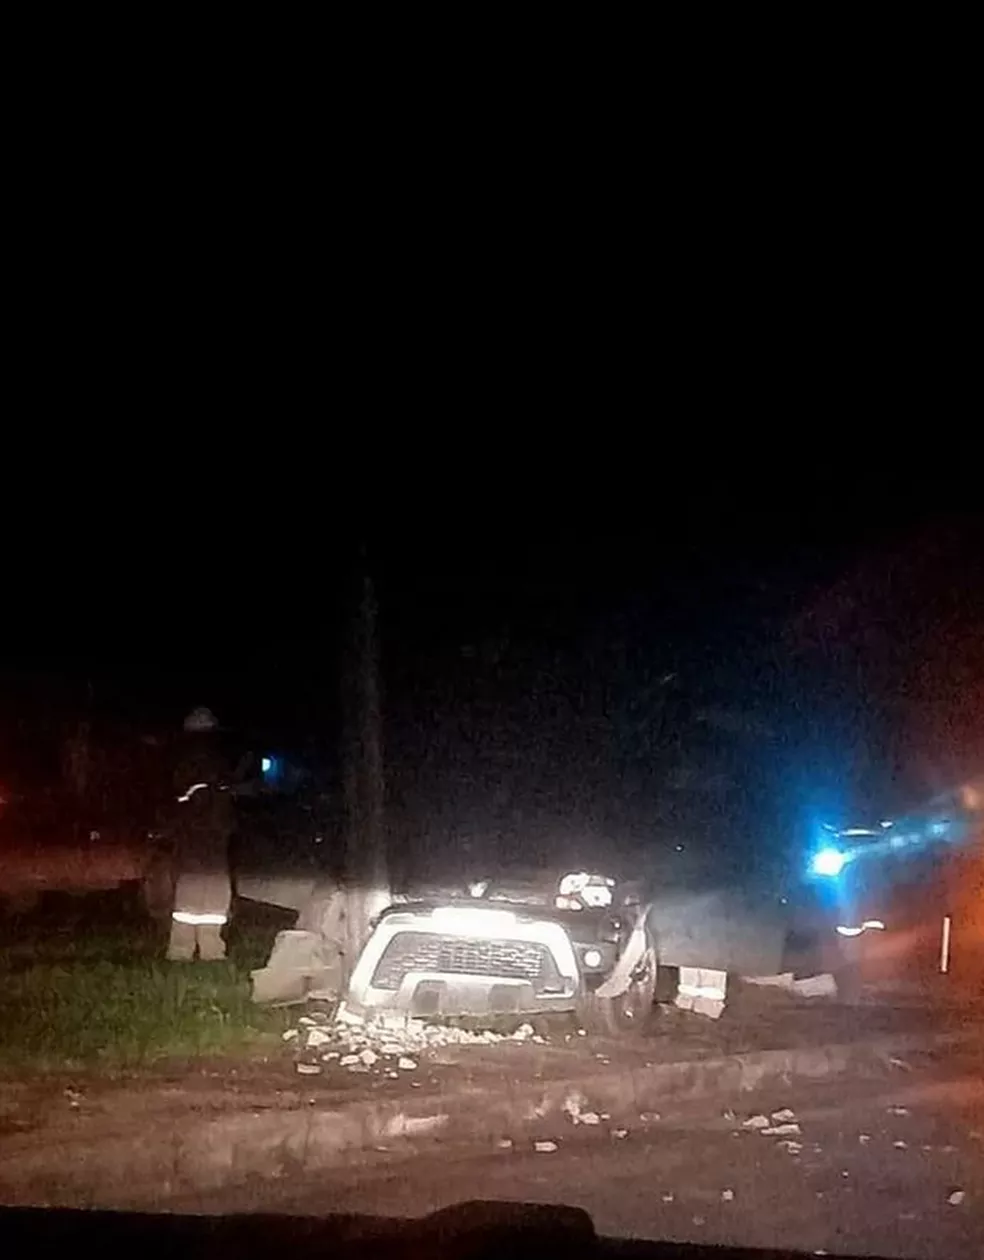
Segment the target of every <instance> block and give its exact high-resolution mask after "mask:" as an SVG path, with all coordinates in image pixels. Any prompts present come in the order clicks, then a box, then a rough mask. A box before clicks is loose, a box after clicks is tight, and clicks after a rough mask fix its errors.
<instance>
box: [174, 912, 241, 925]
mask: <svg viewBox="0 0 984 1260" xmlns="http://www.w3.org/2000/svg"><path fill="white" fill-rule="evenodd" d="M171 918H172V919H173V920H174V921H175V923H189V924H191V925H192V926H193V927H206V926H208V927H221V925H222V924H223V923H225V922H227V920H228V916H227V915H224V914H191V913H190V912H189V911H187V910H175V911H174V912H173V913H172V915H171Z"/></svg>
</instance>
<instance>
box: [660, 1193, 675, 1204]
mask: <svg viewBox="0 0 984 1260" xmlns="http://www.w3.org/2000/svg"><path fill="white" fill-rule="evenodd" d="M659 1197H660V1198H661V1199H662V1200H663V1202H664V1203H672V1202H673V1195H672V1194H670V1193H668V1192H667V1193H664V1194H661V1195H660V1196H659Z"/></svg>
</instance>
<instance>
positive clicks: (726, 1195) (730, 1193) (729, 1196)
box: [721, 1190, 735, 1203]
mask: <svg viewBox="0 0 984 1260" xmlns="http://www.w3.org/2000/svg"><path fill="white" fill-rule="evenodd" d="M734 1197H735V1192H734V1190H722V1191H721V1198H722V1199H723V1200H724V1202H725V1203H731V1202H733V1200H734Z"/></svg>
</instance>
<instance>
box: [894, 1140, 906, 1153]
mask: <svg viewBox="0 0 984 1260" xmlns="http://www.w3.org/2000/svg"><path fill="white" fill-rule="evenodd" d="M892 1145H893V1146H894V1147H895V1149H896V1150H897V1151H907V1150H908V1149H909V1143H908V1142H902V1141H899V1142H893V1143H892Z"/></svg>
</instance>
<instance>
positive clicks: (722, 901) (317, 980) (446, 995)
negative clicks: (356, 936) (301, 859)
mask: <svg viewBox="0 0 984 1260" xmlns="http://www.w3.org/2000/svg"><path fill="white" fill-rule="evenodd" d="M352 896H353V894H352V893H351V892H349V893H347V894H342V893H341V892H340V891H339V890H337V889H335V890H334V891H332V890H326V891H323V892H322V893H321V894H320V896H319V895H313V896H310V897H309V899H308V901H307V903H306V904H305V906H304V908H303V909H302V910H301V914H300V916H299V919H298V925H297V928H296V929H294V930H291V931H286V932H281V933H280V934H279V936H278V937H277V941H276V944H275V946H274V949H273V952H272V954H271V956H270V960H269V962H268V964H267V966H266V967H264V968H261V969H260V970H258V971H255V972H253V995H254V999H255V1000H256V1001H259V1002H279V1003H286V1002H296V1001H303V1000H307V999H315V1000H323V1001H338V1000H341V999H344V1001H345V1004H346V1008H347V1009H348V1010H350V1011H352V1012H354V1013H357V1014H359V1015H363V1016H366V1017H368V1016H372V1015H374V1014H378V1013H383V1012H388V1011H391V1012H396V1013H400V1014H403V1015H406V1016H408V1017H413V1018H423V1019H432V1020H434V1019H436V1020H441V1019H447V1018H452V1017H476V1018H478V1019H488V1018H491V1017H498V1016H519V1017H522V1018H524V1019H525V1018H528V1017H531V1016H536V1015H546V1014H553V1013H569V1014H572V1015H575V1016H576V1017H577V1019H578V1022H579V1024H580V1026H581V1027H583V1028H585V1029H587V1030H589V1031H595V1032H600V1033H607V1034H619V1033H623V1032H633V1033H638V1032H642V1031H644V1030H645V1028H646V1026H647V1024H648V1022H649V1020H650V1018H651V1016H652V1014H653V1012H654V1007H655V1004H656V1003H657V1002H667V1001H669V1002H674V1003H675V1004H676V1005H677V1006H679V1007H682V1008H684V1009H686V1010H692V1011H694V1012H696V1013H697V1014H700V1015H705V1016H709V1017H710V1018H717V1017H718V1016H719V1015H720V1014H721V1012H722V1011H723V1009H724V1006H725V1001H726V997H727V985H728V980H729V977H731V978H734V977H742V978H745V979H756V978H758V979H760V980H765V981H766V982H769V981H772V982H778V981H780V980H782V979H783V978H784V976H785V974H786V971H787V969H789V971H788V974H789V979H790V981H792V978H793V975H794V974H795V975H801V976H816V975H817V974H818V973H827V972H830V971H834V970H836V968H837V959H836V956H835V954H832V953H831V952H830V950H836V938H835V937H834V934H833V932H832V931H831V932H829V933H827V932H824V931H822V930H821V931H820V932H815V933H812V935H811V941H812V943H811V944H810V945H809V946H808V948H807V949H806V950H805V951H804V948H803V944H802V942H800V943H799V944H797V934H796V932H795V931H794V930H793V927H792V921H793V916H792V914H791V911H790V908H789V907H788V906H787V904H786V903H785V902H784V901H781V900H780V898H778V897H776V896H768V895H764V894H763V895H760V896H755V895H752V894H749V893H741V892H737V891H735V890H730V889H729V890H720V889H719V890H709V891H695V890H683V889H676V890H673V889H667V888H664V889H655V890H654V889H652V888H650V889H648V890H647V891H646V892H645V893H643V890H642V886H641V883H640V882H639V881H633V882H628V881H619V880H617V879H614V878H612V877H610V876H606V875H601V874H595V873H592V872H590V871H584V870H582V871H568V872H566V873H562V874H557V873H553V874H544V873H542V872H535V873H534V872H525V873H521V874H510V875H508V876H500V877H498V878H487V879H480V880H476V881H474V882H472V883H469V884H467V885H463V886H457V887H454V886H452V887H447V886H443V887H433V886H432V887H421V888H418V889H416V890H414V891H413V892H412V893H407V894H403V895H400V896H396V897H393V898H386V899H384V900H383V901H382V902H380V903H378V904H377V905H375V906H373V907H371V914H370V916H369V917H371V919H372V923H373V927H372V931H371V934H370V936H369V938H368V940H367V941H365V942H364V944H362V945H361V948H358V947H356V948H354V949H353V948H352V946H351V943H350V942H349V941H348V938H347V934H346V927H345V923H344V918H345V914H346V911H347V908H348V907H350V906H351V898H352ZM281 904H283V902H282V903H281ZM821 938H823V939H824V942H825V944H824V948H823V949H820V948H819V947H818V946H817V942H819V941H820V940H821ZM828 946H829V948H828ZM791 947H792V953H793V954H797V953H798V955H799V956H798V957H795V958H794V957H792V955H791ZM346 951H348V953H349V958H350V959H351V960H352V965H351V966H346V965H345V962H346V958H345V955H346ZM793 968H795V971H793V970H792V969H793ZM345 976H347V977H348V979H347V983H346V982H345V981H344V977H345ZM826 978H827V980H828V981H830V984H831V986H833V980H832V977H831V976H830V975H827V977H826ZM830 991H831V990H824V992H825V994H826V993H828V992H830ZM832 991H833V992H836V988H833V990H832ZM818 992H819V990H818Z"/></svg>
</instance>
